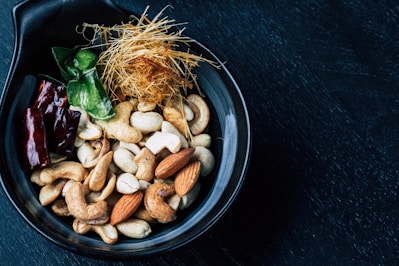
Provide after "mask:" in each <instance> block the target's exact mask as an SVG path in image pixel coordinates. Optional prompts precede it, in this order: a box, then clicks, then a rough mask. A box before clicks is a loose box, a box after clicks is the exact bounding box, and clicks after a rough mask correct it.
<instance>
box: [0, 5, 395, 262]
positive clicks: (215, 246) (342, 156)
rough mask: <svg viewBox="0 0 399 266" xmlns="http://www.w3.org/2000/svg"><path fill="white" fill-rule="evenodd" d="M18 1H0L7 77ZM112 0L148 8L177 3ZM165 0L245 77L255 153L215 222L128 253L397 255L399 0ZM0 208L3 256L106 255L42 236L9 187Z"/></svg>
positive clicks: (270, 258)
mask: <svg viewBox="0 0 399 266" xmlns="http://www.w3.org/2000/svg"><path fill="white" fill-rule="evenodd" d="M17 2H18V1H17V0H7V1H6V0H1V6H2V8H1V9H0V12H1V14H0V27H1V30H0V32H1V42H0V60H1V64H0V87H1V88H2V87H3V85H4V82H5V79H6V76H7V73H8V68H9V64H10V62H11V58H12V52H13V40H14V39H13V24H12V17H11V8H12V7H13V5H15V4H16V3H17ZM118 2H120V3H121V5H122V6H124V7H126V8H128V9H129V8H131V9H132V8H133V7H135V9H137V7H138V8H139V10H144V8H145V6H146V5H150V7H151V10H153V11H154V12H155V11H159V10H160V9H161V8H163V7H164V6H165V5H167V4H169V3H171V2H170V1H159V0H157V1H155V0H148V1H142V0H140V1H134V0H133V1H118ZM124 2H126V3H124ZM173 2H175V3H173V6H174V9H173V11H172V12H171V14H172V15H171V17H172V18H173V19H176V21H179V22H186V21H187V22H189V24H188V27H187V30H186V34H187V35H189V36H191V37H193V38H194V39H197V40H198V41H200V42H202V43H204V44H206V45H207V46H208V47H210V48H211V50H212V51H214V52H215V53H216V54H217V55H218V56H219V57H220V58H221V59H223V60H225V61H226V62H227V63H226V66H227V67H228V68H229V70H230V71H231V72H232V74H233V75H234V76H235V78H236V80H237V82H238V84H239V85H240V87H241V90H242V93H243V95H244V98H245V100H246V102H247V105H248V108H249V112H250V115H251V121H252V127H253V143H254V145H253V155H252V163H251V167H250V170H249V174H248V177H247V180H246V183H245V185H244V187H243V190H242V192H241V193H240V195H239V197H238V199H237V201H236V203H235V204H234V205H233V207H232V209H231V210H230V211H229V212H228V213H227V214H226V215H225V216H224V217H223V218H222V219H221V220H220V222H219V223H218V224H217V225H216V226H215V227H214V228H213V229H212V230H210V231H209V232H207V233H206V234H204V235H203V236H202V237H200V238H199V239H197V240H195V241H193V242H192V243H190V244H189V245H186V246H184V247H182V248H180V249H178V250H176V251H173V252H170V253H166V254H162V255H159V256H154V257H148V258H142V259H137V260H132V261H130V262H134V263H137V264H138V265H152V264H154V265H178V264H179V265H207V264H216V263H219V264H221V263H225V264H229V265H234V264H235V265H379V264H384V265H392V264H397V263H398V261H399V245H398V241H399V204H398V201H399V199H398V197H399V175H398V172H399V124H398V121H399V4H398V3H396V4H393V3H394V2H396V1H390V2H387V1H374V2H378V3H374V2H373V3H366V2H365V1H324V0H321V1H256V0H246V1H232V0H231V1H227V0H219V1H203V0H201V1H190V2H189V1H173ZM49 26H51V25H49ZM38 63H40V62H38ZM0 167H1V166H0ZM0 214H1V217H0V264H1V265H18V264H19V265H36V264H37V265H51V264H53V265H58V264H63V265H79V264H82V265H108V263H110V262H109V261H104V260H101V258H88V257H84V256H80V255H78V254H75V253H71V252H68V251H66V250H63V249H61V248H59V247H58V246H56V245H54V244H53V243H51V242H50V241H48V240H47V239H44V238H43V237H42V236H40V235H39V234H38V233H37V232H35V231H34V230H33V229H32V228H31V227H30V226H29V225H27V223H25V222H24V221H23V219H22V218H21V217H20V216H19V214H18V212H17V211H16V210H15V209H14V208H13V207H12V205H11V204H10V202H9V200H8V199H7V197H6V196H5V193H4V191H3V190H0ZM130 262H129V261H120V260H118V258H115V260H114V262H112V264H113V265H125V264H129V263H130Z"/></svg>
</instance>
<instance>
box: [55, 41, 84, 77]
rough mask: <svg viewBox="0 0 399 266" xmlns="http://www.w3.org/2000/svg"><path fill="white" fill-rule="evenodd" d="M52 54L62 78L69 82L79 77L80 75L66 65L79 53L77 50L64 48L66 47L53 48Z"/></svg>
mask: <svg viewBox="0 0 399 266" xmlns="http://www.w3.org/2000/svg"><path fill="white" fill-rule="evenodd" d="M51 52H52V53H53V57H54V59H55V62H56V63H57V66H58V67H59V69H60V71H61V77H62V78H63V79H64V80H66V81H68V80H71V79H73V78H74V77H76V76H77V74H78V73H76V72H74V71H71V69H69V68H68V67H67V66H66V65H65V62H67V61H68V60H70V59H71V58H73V57H74V56H75V54H76V52H77V50H76V49H70V48H64V47H58V46H56V47H52V48H51Z"/></svg>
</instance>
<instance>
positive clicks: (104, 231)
mask: <svg viewBox="0 0 399 266" xmlns="http://www.w3.org/2000/svg"><path fill="white" fill-rule="evenodd" d="M72 227H73V230H74V231H75V232H76V233H78V234H81V235H82V234H86V233H87V232H88V231H94V232H96V233H97V234H98V235H99V236H100V237H101V239H102V240H103V241H104V242H105V243H107V244H115V243H116V241H118V230H117V229H116V228H115V227H114V226H112V225H110V224H102V225H90V224H87V223H85V222H84V221H81V220H79V219H75V220H74V221H73V224H72Z"/></svg>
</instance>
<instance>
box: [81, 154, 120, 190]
mask: <svg viewBox="0 0 399 266" xmlns="http://www.w3.org/2000/svg"><path fill="white" fill-rule="evenodd" d="M113 154H114V152H113V151H109V152H107V153H106V154H105V155H104V156H103V157H101V158H100V160H99V161H98V163H97V165H96V166H95V167H94V168H93V169H92V170H91V171H90V173H89V176H88V177H87V178H88V179H89V188H90V190H92V191H100V190H101V189H102V188H103V187H104V184H105V181H106V180H107V169H108V166H109V164H110V163H111V161H112V157H113Z"/></svg>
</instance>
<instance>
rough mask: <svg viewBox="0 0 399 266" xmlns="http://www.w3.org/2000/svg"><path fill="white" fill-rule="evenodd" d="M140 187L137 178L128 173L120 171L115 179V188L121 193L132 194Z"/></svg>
mask: <svg viewBox="0 0 399 266" xmlns="http://www.w3.org/2000/svg"><path fill="white" fill-rule="evenodd" d="M139 189H140V183H139V181H138V180H137V178H136V177H135V176H134V175H132V174H130V173H122V174H120V175H119V176H118V178H117V180H116V190H117V191H118V192H119V193H122V194H132V193H134V192H136V191H137V190H139Z"/></svg>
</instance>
